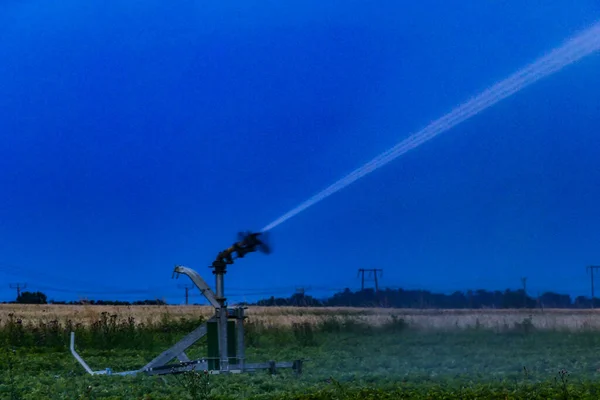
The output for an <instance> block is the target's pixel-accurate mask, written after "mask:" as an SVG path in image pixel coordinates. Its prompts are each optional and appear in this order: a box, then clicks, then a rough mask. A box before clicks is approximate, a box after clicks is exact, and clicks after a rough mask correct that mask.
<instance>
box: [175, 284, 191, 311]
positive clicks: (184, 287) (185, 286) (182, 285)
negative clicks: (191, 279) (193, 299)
mask: <svg viewBox="0 0 600 400" xmlns="http://www.w3.org/2000/svg"><path fill="white" fill-rule="evenodd" d="M177 287H178V288H179V289H185V305H186V306H187V305H188V304H189V299H190V289H193V288H194V286H193V285H185V284H181V285H177Z"/></svg>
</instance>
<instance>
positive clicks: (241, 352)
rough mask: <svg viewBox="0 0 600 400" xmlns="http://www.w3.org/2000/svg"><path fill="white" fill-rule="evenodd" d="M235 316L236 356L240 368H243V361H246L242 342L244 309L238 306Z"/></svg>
mask: <svg viewBox="0 0 600 400" xmlns="http://www.w3.org/2000/svg"><path fill="white" fill-rule="evenodd" d="M237 312H238V314H237V318H236V320H235V326H236V330H237V358H238V364H239V366H240V368H241V369H242V370H243V369H244V363H245V361H246V348H245V343H244V309H243V308H238V310H237Z"/></svg>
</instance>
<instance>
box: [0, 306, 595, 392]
mask: <svg viewBox="0 0 600 400" xmlns="http://www.w3.org/2000/svg"><path fill="white" fill-rule="evenodd" d="M43 307H44V306H41V307H39V306H38V310H37V312H38V315H42V316H43V317H42V318H40V319H38V320H35V319H34V317H33V315H34V314H33V313H34V312H35V311H36V310H35V309H32V308H29V309H27V310H25V311H28V312H30V313H31V314H29V316H28V317H27V318H25V319H22V320H21V321H20V322H19V320H18V319H19V318H20V317H18V315H21V316H23V315H24V314H25V313H23V309H22V310H13V315H12V316H8V314H7V315H6V317H3V318H2V326H1V327H0V341H1V342H2V343H3V344H4V345H3V346H2V349H3V351H2V354H1V355H0V399H5V398H6V399H17V398H18V399H186V398H209V397H210V398H214V399H250V398H257V399H276V398H282V399H363V400H366V399H375V398H377V399H388V398H389V399H399V398H410V399H442V398H444V399H453V398H463V399H475V398H478V399H482V398H485V399H487V398H490V399H491V398H497V399H516V398H523V399H525V398H526V399H538V398H539V399H542V398H544V399H546V398H553V399H561V398H569V399H578V398H582V399H583V398H586V399H587V398H589V399H597V398H600V384H599V383H597V382H596V381H597V380H598V377H599V372H598V371H599V369H600V359H598V358H596V354H598V353H599V350H600V335H598V334H597V333H595V332H593V331H592V330H590V329H572V328H573V327H572V326H571V327H570V328H571V330H570V331H569V329H543V326H542V327H540V326H536V325H535V321H536V319H535V318H536V316H535V315H534V316H532V318H531V319H529V314H528V313H521V312H518V311H514V310H513V311H508V312H498V313H496V314H494V315H495V316H496V318H501V319H500V321H504V320H505V319H506V318H507V317H508V316H510V317H511V318H513V319H514V323H512V324H508V323H507V325H506V326H504V328H503V329H496V327H497V326H503V325H502V323H496V324H489V325H490V326H487V327H486V325H485V323H482V322H480V324H479V325H477V324H476V323H474V324H473V323H471V324H469V327H463V328H462V329H456V324H453V323H446V324H445V325H442V327H443V328H439V326H440V324H439V322H436V324H426V325H425V326H426V328H423V327H422V326H423V325H419V324H412V325H411V324H410V323H407V322H406V320H405V317H406V315H409V312H405V313H403V314H402V313H398V316H395V314H393V313H392V311H390V310H383V311H374V310H360V309H343V310H338V312H336V313H334V312H333V311H329V310H323V309H288V308H281V309H260V310H257V309H252V308H251V309H250V310H249V311H251V312H250V313H249V314H250V315H251V319H250V321H249V323H248V326H247V327H248V329H247V337H246V340H247V344H248V349H247V357H248V359H249V361H250V362H262V361H267V360H281V361H288V360H294V359H297V358H307V359H309V361H307V362H306V363H305V367H304V374H303V375H301V376H300V377H296V376H294V375H292V374H291V372H290V371H287V370H282V371H281V372H280V373H279V374H277V375H276V376H270V375H268V374H267V373H266V372H257V373H254V374H243V375H231V376H204V375H203V374H202V373H190V374H184V375H180V376H167V377H148V376H137V377H118V376H94V377H92V376H89V375H87V374H86V373H85V371H84V370H83V368H82V367H81V366H80V365H79V364H78V363H77V362H76V361H75V360H74V359H73V358H72V356H71V355H70V353H69V352H68V347H67V345H68V332H69V331H70V330H71V329H75V331H76V332H77V334H76V335H77V348H78V351H79V353H80V354H81V355H82V357H84V359H85V360H86V361H87V362H88V363H89V364H90V366H91V367H92V369H103V368H106V367H111V368H112V369H113V370H115V371H122V370H130V369H137V368H139V367H140V366H142V365H144V364H145V363H147V362H148V361H149V360H151V359H152V358H153V357H154V356H156V355H157V354H158V353H159V352H160V351H162V350H164V349H165V348H167V347H169V346H170V345H171V344H173V343H175V341H176V340H177V339H179V338H180V337H182V336H183V335H185V334H186V333H188V332H189V331H190V330H192V329H193V328H194V327H195V326H197V324H198V323H200V322H201V321H202V320H203V318H204V317H207V316H208V313H207V314H205V316H204V317H203V316H202V315H203V314H202V313H201V312H197V313H194V314H192V313H190V311H191V310H194V309H195V308H196V307H187V308H186V307H179V308H177V311H175V312H171V309H170V308H169V307H164V308H161V307H143V306H142V308H144V310H143V312H145V313H149V312H150V310H152V309H154V310H156V312H155V314H154V315H153V316H152V318H148V315H145V314H143V312H142V311H138V310H135V308H136V307H131V308H130V309H129V310H127V308H126V307H125V308H124V309H126V310H127V313H125V314H124V315H118V314H116V313H114V312H115V311H120V310H115V309H114V307H112V310H111V311H112V312H113V313H109V312H108V311H104V310H102V309H99V310H98V311H100V313H99V314H96V315H95V316H93V315H92V314H91V312H92V311H95V309H96V308H95V307H96V306H94V307H93V308H92V309H91V311H90V309H89V308H87V309H85V310H84V309H83V308H82V309H80V310H78V311H80V312H81V313H80V314H78V315H85V317H86V318H89V319H88V320H86V321H85V323H83V322H79V321H75V320H73V317H71V322H70V324H71V325H69V324H68V323H67V322H64V321H69V318H68V317H67V315H68V314H65V315H64V317H62V318H61V317H60V316H59V315H60V314H59V313H58V312H57V311H61V312H62V311H63V310H56V309H54V310H53V309H52V308H53V307H55V306H52V307H50V306H48V307H47V308H48V310H46V311H40V309H43ZM183 308H185V309H186V310H187V309H189V310H190V311H187V312H188V313H187V314H186V313H185V312H183V311H185V310H181V309H183ZM71 310H73V308H71ZM161 310H163V311H161ZM164 310H167V311H164ZM83 311H86V312H87V313H86V314H84V313H83ZM258 311H260V313H259V312H258ZM277 311H279V313H280V314H276V312H277ZM395 311H396V312H398V311H399V310H395ZM19 312H21V314H19ZM129 313H131V314H129ZM428 314H429V317H430V318H434V319H436V318H450V321H452V320H454V321H455V320H456V319H457V318H468V317H471V319H473V317H472V316H473V315H477V317H475V318H480V321H484V322H485V319H484V318H483V316H485V315H491V312H487V313H478V314H474V313H473V314H471V315H469V314H468V313H464V312H448V313H445V312H439V311H438V312H437V313H435V312H431V311H428V312H414V311H413V312H412V314H411V315H413V316H415V317H419V318H426V316H427V315H428ZM557 314H558V313H557ZM573 314H576V313H573ZM45 315H48V316H49V318H46V317H45ZM72 315H73V314H72ZM584 315H586V314H584V313H580V314H579V315H577V316H578V317H582V316H584ZM57 317H58V318H59V319H56V318H57ZM145 317H146V318H145ZM375 317H376V318H379V319H378V321H379V324H376V325H375V326H369V325H367V324H365V323H364V320H368V318H375ZM537 317H538V318H539V316H537ZM94 318H95V319H94ZM131 318H133V319H131ZM565 318H566V316H565ZM586 318H590V319H592V317H591V314H590V313H588V314H587V315H586ZM140 320H141V321H142V322H140ZM52 321H55V322H52ZM438 321H439V320H438ZM442 321H443V320H442ZM506 321H508V320H506ZM511 321H512V320H511ZM538 325H539V324H538ZM444 328H448V329H444ZM205 352H206V349H205V347H204V345H203V344H200V345H198V346H197V347H195V348H194V349H192V351H191V352H190V353H189V355H190V357H201V356H202V355H204V354H205ZM194 396H195V397H194Z"/></svg>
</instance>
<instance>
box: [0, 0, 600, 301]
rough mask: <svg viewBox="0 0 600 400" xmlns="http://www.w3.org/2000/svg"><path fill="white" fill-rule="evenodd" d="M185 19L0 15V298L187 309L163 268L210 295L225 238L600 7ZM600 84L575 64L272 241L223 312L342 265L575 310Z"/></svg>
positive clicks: (372, 8) (17, 8) (1, 8)
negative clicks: (204, 284) (507, 292)
mask: <svg viewBox="0 0 600 400" xmlns="http://www.w3.org/2000/svg"><path fill="white" fill-rule="evenodd" d="M451 3H453V4H451ZM200 4H201V2H194V1H181V2H177V4H176V5H173V3H172V2H157V1H144V2H126V3H119V4H118V5H107V4H106V3H102V2H81V1H62V2H60V5H57V4H56V3H49V2H39V1H38V2H35V1H24V2H21V1H7V2H3V3H2V5H0V138H1V146H0V279H2V282H3V284H2V285H1V286H0V300H2V299H3V300H10V299H12V298H14V291H13V290H11V289H9V287H8V286H9V283H14V282H27V284H28V288H31V289H33V290H38V289H39V290H43V291H44V292H46V293H48V294H49V295H50V297H51V298H61V299H73V298H77V297H78V296H87V297H88V298H116V297H119V298H122V299H128V300H132V299H138V298H153V297H166V298H167V300H168V301H172V302H180V301H181V300H182V296H181V294H182V291H181V290H180V289H177V284H178V283H184V282H185V283H187V282H188V280H187V278H185V277H184V278H183V279H184V280H182V279H180V280H179V281H175V280H171V272H172V269H173V265H174V264H185V265H187V266H189V267H192V268H195V269H197V270H198V271H199V272H200V273H201V274H203V275H204V276H205V277H206V279H207V280H208V281H209V282H210V283H211V284H212V276H211V275H210V269H209V268H207V266H208V265H209V263H210V262H211V261H212V260H213V259H214V257H215V256H216V254H217V253H218V252H219V251H220V250H222V249H224V248H225V247H227V246H229V245H230V244H231V243H232V242H233V241H234V240H235V238H236V232H237V231H238V230H242V229H250V230H257V229H260V228H262V227H263V226H265V225H266V224H268V223H269V222H271V221H272V220H274V219H275V218H277V217H279V216H280V215H281V214H283V213H285V212H287V211H289V210H290V209H291V208H293V207H295V206H296V205H298V204H299V203H301V202H303V201H304V200H306V199H307V198H308V197H310V196H312V195H313V194H315V193H316V192H318V191H320V190H321V189H323V188H324V187H326V186H328V185H329V184H331V183H333V182H334V181H335V180H337V179H339V178H340V177H342V176H343V175H345V174H346V173H348V172H349V171H351V170H353V169H354V168H356V167H359V166H360V165H361V164H363V163H364V162H366V161H369V160H370V159H371V158H372V157H374V156H376V155H377V154H379V153H381V152H382V151H385V150H386V149H388V148H389V147H391V146H393V145H394V144H396V143H397V142H399V141H400V140H402V139H403V138H405V137H406V136H407V135H409V134H410V133H413V132H414V131H416V130H418V129H420V128H422V127H424V126H425V125H427V123H429V122H430V121H432V120H433V119H436V118H438V117H441V116H442V115H443V114H445V113H446V112H448V111H450V110H451V109H452V108H453V107H455V106H456V105H458V104H459V103H461V102H463V101H464V100H466V99H468V98H469V97H471V96H473V95H475V94H477V93H478V92H480V91H481V90H483V89H485V88H486V87H488V86H489V85H491V84H493V83H495V82H497V81H499V80H501V79H504V78H505V77H506V76H508V75H509V74H511V73H513V72H514V71H516V70H517V69H519V68H520V67H522V66H523V65H525V64H526V63H529V62H531V61H533V60H534V59H535V58H537V57H538V56H540V55H542V54H544V53H545V52H547V51H549V50H551V49H552V48H554V47H556V46H557V45H559V44H560V43H561V42H562V41H563V40H565V39H567V38H568V37H570V36H572V35H574V34H575V33H577V32H578V31H580V30H582V29H585V28H586V27H588V26H590V25H591V24H592V23H594V22H596V21H597V20H598V19H600V3H598V2H597V1H596V0H580V1H577V2H575V3H573V2H568V1H556V2H540V1H523V2H517V3H509V2H501V1H496V2H463V3H461V4H457V3H456V2H446V1H441V0H438V1H420V2H412V3H410V4H409V3H406V2H397V1H381V2H375V3H373V2H368V1H362V2H359V1H349V0H345V1H329V2H306V1H302V2H300V1H297V2H292V1H287V2H261V3H251V2H242V1H233V2H228V3H227V5H223V4H222V3H221V2H213V3H212V4H206V3H205V2H202V5H200ZM599 70H600V54H595V55H592V56H590V57H587V58H586V59H584V60H582V61H581V62H578V63H577V64H575V65H572V66H570V67H568V68H567V69H565V70H563V71H561V72H559V73H557V74H555V75H553V76H551V77H549V78H547V79H545V80H543V81H542V82H538V83H537V84H535V85H533V86H531V87H529V88H527V89H525V90H523V91H522V92H520V93H518V94H517V95H515V96H513V97H511V98H509V99H507V100H504V101H502V102H501V103H499V104H497V105H496V106H494V107H493V108H490V109H488V110H486V111H485V112H483V113H481V114H480V115H478V116H477V117H475V118H473V119H471V120H469V121H467V122H465V123H463V124H461V125H459V126H458V127H456V128H454V129H452V130H451V131H449V132H447V133H445V134H444V135H441V136H440V137H439V138H436V139H434V140H432V141H430V142H428V143H426V144H424V145H423V146H421V147H419V148H418V149H415V150H413V151H411V152H409V153H407V154H406V155H404V156H402V157H400V158H399V159H397V160H395V161H394V162H393V163H391V164H389V165H387V166H385V167H384V168H382V169H381V170H379V171H377V172H374V173H373V174H370V175H368V176H367V177H365V178H364V179H361V180H359V181H357V182H356V183H354V184H352V185H351V186H349V187H348V188H346V189H344V190H342V191H340V192H339V193H337V194H335V195H334V196H331V197H330V198H328V199H327V200H325V201H323V202H321V203H319V204H317V205H315V206H314V207H311V208H310V209H308V210H307V211H305V212H303V213H301V214H299V215H297V216H296V217H294V218H292V219H291V220H289V221H288V222H286V223H284V224H283V225H281V226H279V227H277V228H276V229H275V230H273V231H272V232H271V238H272V241H273V246H274V249H275V252H274V253H273V254H272V255H269V256H265V255H262V254H256V255H254V254H253V255H251V256H248V258H246V259H244V260H241V261H240V262H238V263H236V264H235V265H234V266H232V267H230V269H229V273H228V275H227V281H226V285H227V286H226V288H227V289H230V290H229V294H230V296H229V297H230V298H231V300H232V301H237V300H243V299H244V298H246V299H254V298H255V296H253V295H252V294H253V293H255V294H256V293H259V292H265V293H267V292H273V293H274V294H278V295H287V294H290V293H291V292H292V291H293V290H294V288H295V287H296V286H310V287H312V291H309V293H312V294H316V295H319V294H322V293H324V292H323V290H321V289H322V288H327V289H336V288H343V287H351V288H357V287H358V285H359V284H360V282H359V280H358V279H357V277H356V276H357V269H358V268H383V269H384V275H383V277H382V278H381V283H382V285H384V286H393V287H398V286H401V287H405V288H426V289H431V290H436V291H449V290H466V289H468V288H473V289H476V288H486V289H505V288H507V287H511V288H517V287H518V286H519V285H520V277H521V276H527V277H528V286H529V288H530V294H532V295H533V294H536V293H537V291H546V290H556V291H560V292H565V293H570V294H573V295H579V294H588V293H589V291H588V287H589V279H588V278H587V276H586V272H585V266H586V265H589V264H594V263H595V264H600V247H599V244H600V230H599V229H598V227H599V226H600V206H599V204H600V161H599V159H598V154H600V135H598V132H599V131H600V96H599V94H598V93H600V74H598V72H597V71H599ZM59 289H60V290H62V291H60V290H59ZM119 291H123V292H128V293H129V294H127V295H122V294H117V292H119ZM196 295H197V292H196ZM244 295H246V297H244ZM195 300H197V299H195Z"/></svg>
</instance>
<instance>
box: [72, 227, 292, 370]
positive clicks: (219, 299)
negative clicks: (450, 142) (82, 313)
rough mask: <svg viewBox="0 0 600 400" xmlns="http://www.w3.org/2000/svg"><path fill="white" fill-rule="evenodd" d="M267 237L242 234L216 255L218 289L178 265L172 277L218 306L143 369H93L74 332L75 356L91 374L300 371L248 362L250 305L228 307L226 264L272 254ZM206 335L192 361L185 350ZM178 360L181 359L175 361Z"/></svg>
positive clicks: (286, 364)
mask: <svg viewBox="0 0 600 400" xmlns="http://www.w3.org/2000/svg"><path fill="white" fill-rule="evenodd" d="M259 235H261V236H262V238H261V239H259V238H258V236H259ZM266 236H267V235H266V234H265V233H251V232H246V233H240V234H239V236H238V241H237V242H236V243H234V244H233V245H232V246H231V247H229V248H228V249H226V250H224V251H222V252H220V253H219V254H218V255H217V258H216V259H215V260H214V261H213V263H212V265H211V266H210V268H212V269H213V271H212V273H213V274H214V275H215V289H216V290H215V292H213V290H212V289H211V287H210V286H209V285H208V284H207V283H206V281H205V280H204V279H203V278H202V277H201V276H200V274H199V273H198V272H196V271H194V270H193V269H191V268H188V267H185V266H181V265H176V266H175V269H174V270H173V276H172V277H173V278H178V277H179V275H181V274H183V275H186V276H188V277H189V278H190V280H191V281H192V283H193V284H194V285H195V286H196V287H197V288H198V290H199V291H200V293H202V295H203V296H204V297H205V298H206V300H208V302H209V303H210V304H211V306H213V307H214V308H215V314H214V315H213V316H212V317H211V318H209V319H208V320H207V321H206V322H205V323H203V324H201V325H200V326H198V327H197V328H196V329H195V330H193V331H192V332H190V333H189V334H187V335H186V336H185V337H183V338H182V339H181V340H180V341H179V342H177V343H176V344H174V345H173V346H172V347H170V348H169V349H167V350H165V351H163V352H162V353H160V354H159V355H158V356H156V357H155V358H154V359H153V360H152V361H150V362H149V363H147V364H146V365H144V366H143V367H142V368H140V369H138V370H132V371H124V372H112V370H111V369H110V368H107V369H106V370H100V371H93V370H92V369H91V368H90V367H89V366H88V364H87V363H86V362H85V361H84V360H83V359H82V358H81V356H80V355H79V354H78V353H77V351H76V350H75V333H74V332H71V346H70V350H71V353H72V355H73V357H75V359H76V360H77V361H78V362H79V363H80V364H81V365H82V366H83V368H84V369H85V370H86V371H87V372H88V373H89V374H91V375H135V374H138V373H144V374H147V375H165V374H175V373H182V372H186V371H193V370H202V371H203V370H206V371H208V372H209V373H211V374H223V373H243V372H254V371H257V370H269V372H270V373H271V374H275V373H276V371H277V369H280V368H291V369H292V370H293V371H294V372H295V373H296V374H301V373H302V364H303V360H294V361H280V362H275V361H268V362H263V363H247V362H246V345H245V341H244V321H245V319H246V318H247V317H246V315H245V312H244V310H245V309H246V308H247V307H243V306H237V307H227V302H226V300H227V299H226V297H225V282H224V280H225V279H224V278H225V273H226V272H227V271H226V270H227V265H230V264H233V262H234V260H235V259H238V258H243V257H244V256H245V255H246V254H247V253H250V252H255V251H260V252H262V253H265V254H269V253H270V252H271V247H270V246H269V245H268V244H267V240H266ZM204 336H206V337H207V353H208V354H207V355H206V357H203V358H201V359H197V360H190V359H189V357H188V356H187V355H186V354H185V351H186V350H187V349H188V348H190V347H191V346H192V345H193V344H194V343H196V342H197V341H198V340H200V339H201V338H203V337H204ZM175 359H177V360H178V362H175V363H172V361H174V360H175Z"/></svg>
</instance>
